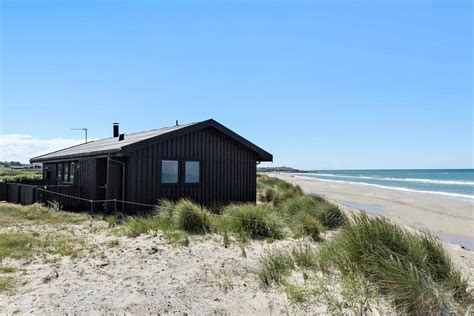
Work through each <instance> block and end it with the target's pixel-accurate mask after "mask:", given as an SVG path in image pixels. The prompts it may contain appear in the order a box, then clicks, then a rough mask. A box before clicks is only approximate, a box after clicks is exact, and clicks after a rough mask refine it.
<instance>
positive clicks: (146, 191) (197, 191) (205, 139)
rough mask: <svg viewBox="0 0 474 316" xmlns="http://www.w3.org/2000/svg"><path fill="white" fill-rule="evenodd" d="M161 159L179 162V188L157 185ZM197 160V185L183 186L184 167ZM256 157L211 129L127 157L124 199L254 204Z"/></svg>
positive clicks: (152, 202) (146, 201)
mask: <svg viewBox="0 0 474 316" xmlns="http://www.w3.org/2000/svg"><path fill="white" fill-rule="evenodd" d="M161 160H178V161H179V163H180V166H179V169H180V172H179V174H180V178H181V179H180V181H179V183H178V184H161ZM186 160H198V161H200V162H201V163H200V173H201V178H200V182H199V183H198V184H185V183H184V179H183V178H184V162H185V161H186ZM256 160H257V156H256V154H255V153H254V152H252V151H250V150H249V149H248V148H247V147H245V146H243V145H241V144H240V143H238V142H236V141H234V140H233V139H231V138H229V137H228V136H226V135H225V134H223V133H221V132H219V131H218V130H216V129H214V128H212V127H210V128H206V129H203V130H199V131H195V132H191V133H188V134H185V135H182V136H178V137H176V138H173V139H170V140H166V141H163V142H160V143H155V144H152V145H149V146H146V147H143V148H141V149H138V150H136V151H134V152H133V153H131V155H130V156H129V157H128V158H127V160H126V162H127V168H126V200H129V201H134V202H139V203H145V204H156V202H157V200H159V199H161V198H166V199H170V200H178V199H180V198H181V197H187V198H190V199H192V200H194V201H195V202H197V203H201V204H203V205H219V204H226V203H229V202H255V200H256V175H257V169H256Z"/></svg>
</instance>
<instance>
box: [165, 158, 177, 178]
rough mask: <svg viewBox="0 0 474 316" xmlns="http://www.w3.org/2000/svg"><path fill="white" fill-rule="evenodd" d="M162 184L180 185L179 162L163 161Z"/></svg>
mask: <svg viewBox="0 0 474 316" xmlns="http://www.w3.org/2000/svg"><path fill="white" fill-rule="evenodd" d="M161 183H178V161H177V160H162V161H161Z"/></svg>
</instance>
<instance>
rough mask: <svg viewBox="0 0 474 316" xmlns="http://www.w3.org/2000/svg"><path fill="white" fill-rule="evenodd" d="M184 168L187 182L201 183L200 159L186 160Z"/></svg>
mask: <svg viewBox="0 0 474 316" xmlns="http://www.w3.org/2000/svg"><path fill="white" fill-rule="evenodd" d="M184 169H185V181H186V183H199V161H186V163H185V165H184Z"/></svg>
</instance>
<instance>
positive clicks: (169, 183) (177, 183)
mask: <svg viewBox="0 0 474 316" xmlns="http://www.w3.org/2000/svg"><path fill="white" fill-rule="evenodd" d="M165 161H166V162H168V161H171V162H176V167H177V168H176V182H163V162H165ZM179 165H180V163H179V159H161V162H160V167H161V168H160V184H161V185H179V184H180V174H181V172H180V169H181V168H180V166H179Z"/></svg>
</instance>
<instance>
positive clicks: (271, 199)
mask: <svg viewBox="0 0 474 316" xmlns="http://www.w3.org/2000/svg"><path fill="white" fill-rule="evenodd" d="M257 191H258V193H257V198H258V200H259V201H260V202H265V203H272V204H273V205H274V206H278V205H279V204H280V203H281V202H283V201H286V200H288V199H290V198H292V197H297V196H303V195H304V193H303V190H301V188H300V187H299V186H297V185H293V184H291V183H288V182H286V181H283V180H280V179H278V178H273V177H269V176H266V175H259V176H258V178H257Z"/></svg>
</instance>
